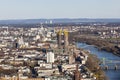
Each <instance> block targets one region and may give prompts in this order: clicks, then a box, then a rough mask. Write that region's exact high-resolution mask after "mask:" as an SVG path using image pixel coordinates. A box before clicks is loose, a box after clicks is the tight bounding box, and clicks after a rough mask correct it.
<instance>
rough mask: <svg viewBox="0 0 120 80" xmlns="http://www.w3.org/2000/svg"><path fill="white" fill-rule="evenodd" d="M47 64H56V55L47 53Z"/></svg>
mask: <svg viewBox="0 0 120 80" xmlns="http://www.w3.org/2000/svg"><path fill="white" fill-rule="evenodd" d="M47 63H54V53H53V52H48V53H47Z"/></svg>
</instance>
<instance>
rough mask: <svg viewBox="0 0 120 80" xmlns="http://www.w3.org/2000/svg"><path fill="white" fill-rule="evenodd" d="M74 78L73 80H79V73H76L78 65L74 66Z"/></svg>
mask: <svg viewBox="0 0 120 80" xmlns="http://www.w3.org/2000/svg"><path fill="white" fill-rule="evenodd" d="M74 76H75V78H74V80H81V76H80V72H79V71H78V64H77V65H76V70H75V73H74Z"/></svg>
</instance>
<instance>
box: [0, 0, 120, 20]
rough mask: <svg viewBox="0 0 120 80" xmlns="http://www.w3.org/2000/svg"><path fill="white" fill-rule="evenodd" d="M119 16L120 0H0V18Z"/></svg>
mask: <svg viewBox="0 0 120 80" xmlns="http://www.w3.org/2000/svg"><path fill="white" fill-rule="evenodd" d="M36 18H37V19H38V18H120V0H0V20H2V19H36Z"/></svg>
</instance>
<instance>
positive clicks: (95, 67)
mask: <svg viewBox="0 0 120 80" xmlns="http://www.w3.org/2000/svg"><path fill="white" fill-rule="evenodd" d="M82 50H83V51H84V52H85V53H86V54H87V55H88V59H87V61H86V64H85V66H86V69H87V70H88V71H89V72H92V73H93V74H94V76H95V77H96V80H108V78H107V76H106V75H105V72H104V71H103V70H102V69H101V68H100V65H99V63H100V60H99V59H98V58H97V56H96V55H94V54H91V53H90V52H89V51H87V50H85V49H81V51H82Z"/></svg>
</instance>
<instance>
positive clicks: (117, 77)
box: [77, 43, 120, 80]
mask: <svg viewBox="0 0 120 80" xmlns="http://www.w3.org/2000/svg"><path fill="white" fill-rule="evenodd" d="M77 47H79V48H83V49H85V50H89V51H90V53H91V54H95V55H97V57H98V58H99V59H105V60H110V61H120V57H118V56H116V55H114V54H112V53H110V52H106V51H102V50H99V49H97V48H96V47H95V46H93V45H88V44H86V43H77ZM104 71H105V74H106V76H107V77H108V78H109V80H120V69H118V70H113V69H112V70H104Z"/></svg>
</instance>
